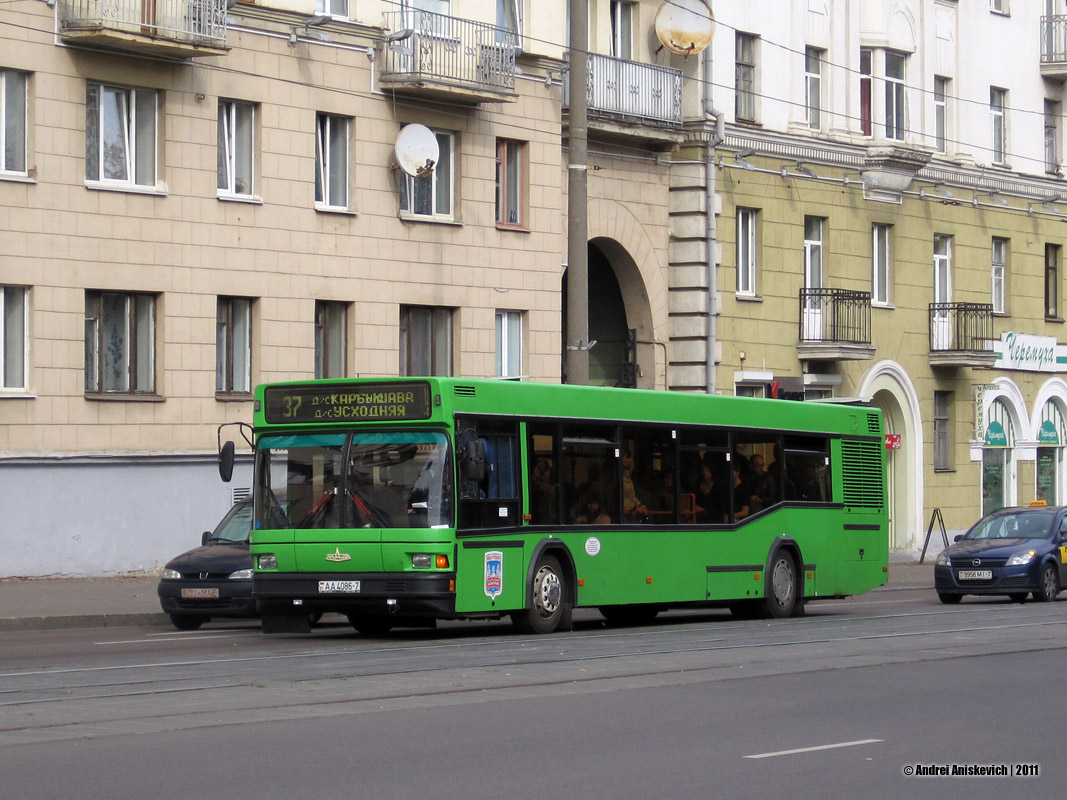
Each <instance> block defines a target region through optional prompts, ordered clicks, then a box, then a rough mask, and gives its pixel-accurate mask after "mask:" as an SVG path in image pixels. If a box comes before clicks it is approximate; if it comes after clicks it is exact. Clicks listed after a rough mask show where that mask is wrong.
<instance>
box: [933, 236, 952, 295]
mask: <svg viewBox="0 0 1067 800" xmlns="http://www.w3.org/2000/svg"><path fill="white" fill-rule="evenodd" d="M954 244H955V242H954V241H953V237H952V236H951V235H950V234H945V233H935V234H934V302H935V303H951V302H952V248H953V245H954Z"/></svg>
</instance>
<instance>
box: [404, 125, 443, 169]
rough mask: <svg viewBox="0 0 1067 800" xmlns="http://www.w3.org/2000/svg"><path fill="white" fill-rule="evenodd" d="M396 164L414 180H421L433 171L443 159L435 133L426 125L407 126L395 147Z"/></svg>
mask: <svg viewBox="0 0 1067 800" xmlns="http://www.w3.org/2000/svg"><path fill="white" fill-rule="evenodd" d="M393 152H394V154H395V155H396V163H397V164H398V165H399V166H400V169H402V170H404V172H406V173H407V174H408V175H410V176H411V177H413V178H421V177H423V176H424V175H427V174H428V173H430V172H431V171H433V168H434V166H435V165H436V164H437V160H438V159H439V158H440V157H441V149H440V148H439V147H438V145H437V137H436V136H435V135H434V132H433V131H431V130H430V129H429V128H427V127H426V126H425V125H419V124H412V125H405V126H404V127H403V128H401V129H400V133H398V134H397V137H396V144H395V145H393Z"/></svg>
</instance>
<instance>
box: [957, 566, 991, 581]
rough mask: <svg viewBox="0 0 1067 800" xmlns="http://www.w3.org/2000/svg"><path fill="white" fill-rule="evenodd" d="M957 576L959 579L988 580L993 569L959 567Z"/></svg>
mask: <svg viewBox="0 0 1067 800" xmlns="http://www.w3.org/2000/svg"><path fill="white" fill-rule="evenodd" d="M959 577H960V580H961V581H988V580H992V579H993V570H991V569H961V570H960V576H959Z"/></svg>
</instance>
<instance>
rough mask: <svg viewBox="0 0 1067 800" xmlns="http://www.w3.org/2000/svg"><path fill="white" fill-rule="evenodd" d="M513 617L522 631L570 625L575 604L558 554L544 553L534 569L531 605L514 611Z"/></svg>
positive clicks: (549, 629)
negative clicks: (565, 581) (571, 599)
mask: <svg viewBox="0 0 1067 800" xmlns="http://www.w3.org/2000/svg"><path fill="white" fill-rule="evenodd" d="M511 621H512V623H513V624H514V625H515V627H516V628H518V629H519V631H520V632H522V633H552V631H554V630H556V629H557V628H562V629H564V630H569V629H570V624H571V607H570V605H569V604H568V603H567V587H566V584H565V583H564V577H563V570H562V569H561V568H560V565H559V561H558V560H557V559H556V557H555V556H544V557H543V558H542V559H541V560H540V561H539V562H538V564H537V569H536V570H535V571H534V577H533V583H532V584H531V586H530V603H529V607H528V608H525V609H523V610H522V611H513V612H512V614H511Z"/></svg>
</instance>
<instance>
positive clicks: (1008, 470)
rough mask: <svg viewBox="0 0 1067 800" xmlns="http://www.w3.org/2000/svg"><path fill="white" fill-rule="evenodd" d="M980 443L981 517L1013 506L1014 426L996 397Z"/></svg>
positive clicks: (987, 416) (1007, 410)
mask: <svg viewBox="0 0 1067 800" xmlns="http://www.w3.org/2000/svg"><path fill="white" fill-rule="evenodd" d="M986 418H987V419H988V422H987V423H986V428H985V438H984V440H983V442H982V516H985V515H986V514H988V513H989V512H991V511H996V510H997V509H998V508H1004V507H1005V506H1009V505H1011V504H1012V503H1014V502H1015V459H1014V457H1013V455H1014V450H1015V424H1014V420H1013V419H1012V415H1011V411H1010V409H1009V407H1008V405H1007V403H1005V402H1004V401H1003V400H1002V399H1000V398H999V397H998V398H997V399H995V400H993V402H992V403H990V404H989V410H988V411H987V412H986Z"/></svg>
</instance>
